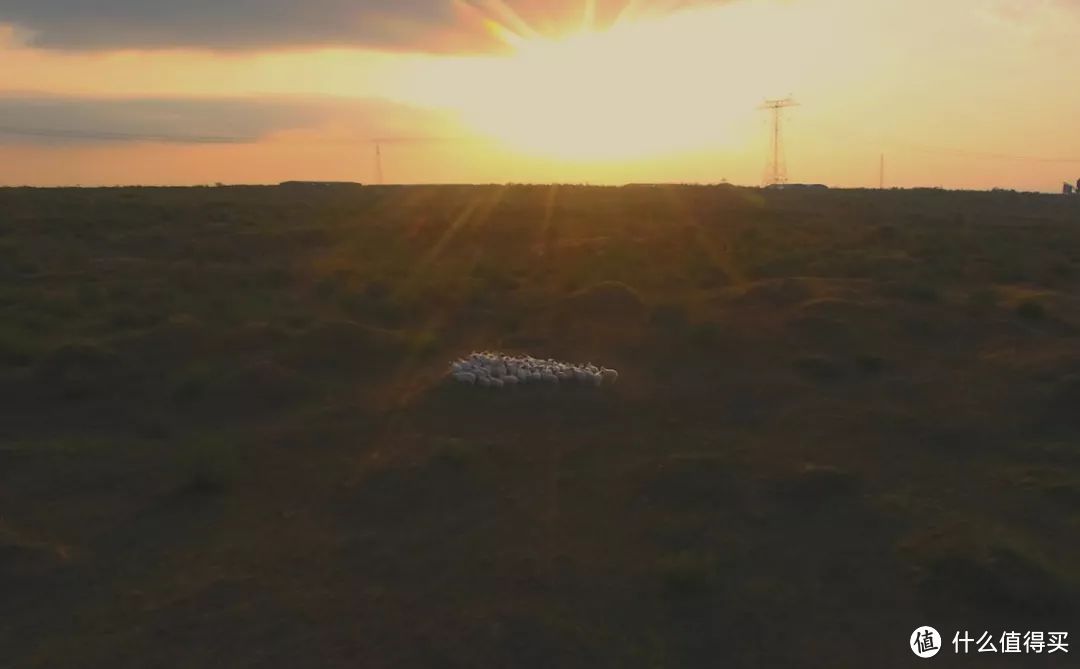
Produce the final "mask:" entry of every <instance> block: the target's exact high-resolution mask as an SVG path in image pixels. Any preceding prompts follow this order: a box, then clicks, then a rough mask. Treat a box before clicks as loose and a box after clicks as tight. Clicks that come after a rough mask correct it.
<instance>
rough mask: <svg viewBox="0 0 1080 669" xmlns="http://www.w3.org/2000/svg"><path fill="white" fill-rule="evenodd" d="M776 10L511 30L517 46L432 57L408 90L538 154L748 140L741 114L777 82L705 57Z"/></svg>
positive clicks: (732, 44)
mask: <svg viewBox="0 0 1080 669" xmlns="http://www.w3.org/2000/svg"><path fill="white" fill-rule="evenodd" d="M764 11H767V10H765V9H762V8H760V7H754V6H751V7H749V11H747V10H746V8H740V9H737V10H736V9H728V8H721V10H720V11H716V10H698V11H685V12H682V13H678V14H673V15H669V16H666V17H654V18H643V19H640V20H637V21H624V22H619V23H616V24H615V25H614V26H612V27H610V28H607V29H604V30H594V29H592V28H591V27H584V28H582V29H581V30H578V31H575V32H573V33H571V34H568V35H565V36H562V37H557V38H551V37H541V36H533V37H531V38H520V37H517V36H516V35H515V34H514V33H511V32H510V31H501V32H503V33H504V34H509V35H511V36H512V37H510V38H509V40H510V42H511V44H512V46H513V53H512V54H511V55H509V56H493V57H483V58H458V59H447V60H444V61H440V62H435V63H426V64H423V65H422V66H421V67H418V68H417V69H416V70H415V71H414V72H412V76H411V77H410V78H409V79H408V82H409V83H408V85H407V87H406V89H405V90H404V91H403V95H404V96H405V97H407V98H409V99H411V100H413V101H415V102H418V103H425V104H431V105H435V106H439V107H443V108H446V109H450V110H453V111H455V112H457V113H458V114H460V117H461V120H462V121H463V122H464V123H465V124H466V126H467V127H468V128H470V129H472V130H474V131H475V132H477V133H479V134H481V135H484V136H487V137H491V138H493V139H496V140H498V141H500V142H503V143H505V145H507V146H508V147H511V148H513V149H517V150H522V151H526V152H528V153H531V154H534V155H543V156H550V157H554V158H561V159H569V160H610V159H620V158H638V157H643V156H654V155H659V154H664V153H673V152H678V151H684V150H689V149H701V148H703V147H709V148H716V147H722V146H725V145H730V144H732V143H736V142H739V141H742V138H741V137H740V136H739V135H738V134H737V133H736V130H737V129H738V125H739V124H740V123H745V122H746V121H747V120H750V119H752V116H753V112H754V105H755V102H756V101H757V100H758V99H759V96H760V93H761V91H762V90H765V86H764V85H763V82H761V81H760V80H758V78H757V77H755V76H751V75H749V74H747V73H745V72H743V71H738V70H731V69H730V68H729V69H728V72H726V73H725V74H724V75H723V76H722V77H720V76H719V75H718V79H717V80H716V81H709V80H707V79H702V77H701V75H702V74H703V73H705V72H708V71H709V70H710V68H708V67H703V66H704V65H705V64H706V63H709V62H715V63H717V69H718V71H719V70H722V69H724V68H723V66H722V65H721V64H722V63H724V62H725V60H726V58H725V54H726V53H731V52H733V51H735V50H737V49H738V48H739V46H740V45H739V44H738V42H739V40H740V37H739V36H740V34H741V33H743V32H744V30H743V29H744V28H745V27H746V23H747V22H749V21H754V20H763V19H765V18H766V17H764V16H763V15H762V13H763V12H764ZM678 73H684V74H689V75H690V76H680V75H679V74H678Z"/></svg>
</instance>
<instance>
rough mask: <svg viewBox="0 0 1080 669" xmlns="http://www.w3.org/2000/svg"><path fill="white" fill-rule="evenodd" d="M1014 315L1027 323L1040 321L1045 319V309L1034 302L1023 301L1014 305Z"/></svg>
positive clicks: (1040, 304)
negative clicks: (1027, 321)
mask: <svg viewBox="0 0 1080 669" xmlns="http://www.w3.org/2000/svg"><path fill="white" fill-rule="evenodd" d="M1016 315H1017V316H1019V317H1020V318H1023V319H1025V320H1029V321H1041V320H1043V319H1044V318H1046V307H1044V306H1043V305H1042V303H1040V302H1036V301H1035V300H1024V301H1023V302H1021V303H1020V304H1018V305H1016Z"/></svg>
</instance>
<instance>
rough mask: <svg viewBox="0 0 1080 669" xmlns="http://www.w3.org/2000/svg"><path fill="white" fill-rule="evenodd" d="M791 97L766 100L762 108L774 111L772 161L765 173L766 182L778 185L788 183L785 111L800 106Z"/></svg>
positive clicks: (770, 149) (770, 184)
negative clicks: (785, 154)
mask: <svg viewBox="0 0 1080 669" xmlns="http://www.w3.org/2000/svg"><path fill="white" fill-rule="evenodd" d="M798 104H799V103H798V102H795V101H794V100H792V99H791V98H790V97H788V98H784V99H782V100H766V101H765V103H764V104H763V105H761V107H760V108H761V109H768V110H770V111H772V140H771V142H770V146H769V154H770V161H769V167H768V169H767V170H766V174H765V184H766V185H769V186H777V185H782V184H785V183H787V164H786V161H785V160H784V134H783V130H784V128H783V112H784V110H785V109H787V108H788V107H796V106H798Z"/></svg>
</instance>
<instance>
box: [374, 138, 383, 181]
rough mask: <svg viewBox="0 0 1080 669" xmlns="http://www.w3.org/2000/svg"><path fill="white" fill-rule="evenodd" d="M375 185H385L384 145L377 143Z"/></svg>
mask: <svg viewBox="0 0 1080 669" xmlns="http://www.w3.org/2000/svg"><path fill="white" fill-rule="evenodd" d="M375 183H377V184H378V185H380V186H381V185H383V171H382V144H379V143H378V142H376V143H375Z"/></svg>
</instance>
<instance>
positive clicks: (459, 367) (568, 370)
mask: <svg viewBox="0 0 1080 669" xmlns="http://www.w3.org/2000/svg"><path fill="white" fill-rule="evenodd" d="M448 375H449V376H450V377H451V378H453V379H454V381H456V382H458V383H461V384H465V385H477V386H481V387H483V388H495V389H502V388H507V387H514V386H519V385H521V384H526V383H534V382H543V383H546V384H549V385H560V384H562V385H566V384H569V383H571V382H576V383H579V384H581V385H585V386H593V387H596V386H601V385H603V384H605V383H607V384H612V383H615V382H616V381H617V380H618V378H619V373H618V372H617V371H615V370H614V369H609V368H607V367H598V366H596V365H594V364H593V363H591V362H590V363H585V364H583V365H574V364H570V363H566V362H561V361H559V360H553V359H551V358H546V359H540V358H534V357H532V356H530V355H525V356H513V355H505V354H501V353H495V352H492V351H480V352H474V353H472V354H470V355H469V356H468V357H466V358H461V359H458V360H455V361H453V362H451V363H450V372H449V374H448Z"/></svg>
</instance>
